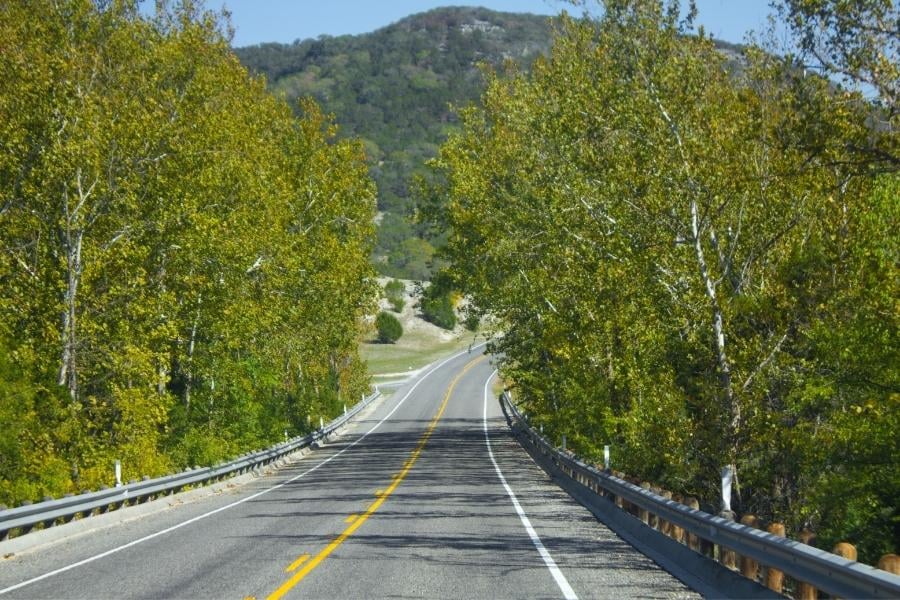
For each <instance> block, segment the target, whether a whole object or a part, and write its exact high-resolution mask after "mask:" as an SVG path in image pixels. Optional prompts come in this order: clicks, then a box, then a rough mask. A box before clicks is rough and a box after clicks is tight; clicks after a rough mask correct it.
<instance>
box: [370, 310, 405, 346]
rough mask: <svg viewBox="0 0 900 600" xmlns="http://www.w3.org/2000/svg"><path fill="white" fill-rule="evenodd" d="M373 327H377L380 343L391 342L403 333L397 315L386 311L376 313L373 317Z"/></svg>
mask: <svg viewBox="0 0 900 600" xmlns="http://www.w3.org/2000/svg"><path fill="white" fill-rule="evenodd" d="M375 327H377V328H378V341H379V342H381V343H382V344H393V343H394V342H396V341H397V340H399V339H400V336H401V335H403V326H402V325H401V324H400V321H398V320H397V317H395V316H394V315H392V314H391V313H387V312H380V313H378V317H376V319H375Z"/></svg>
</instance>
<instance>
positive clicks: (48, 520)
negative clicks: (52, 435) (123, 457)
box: [0, 390, 381, 539]
mask: <svg viewBox="0 0 900 600" xmlns="http://www.w3.org/2000/svg"><path fill="white" fill-rule="evenodd" d="M380 395H381V392H380V391H377V390H376V392H375V393H374V394H371V395H370V396H368V397H365V398H363V399H362V400H361V401H360V402H359V403H357V404H356V405H355V406H354V407H353V408H352V409H350V410H349V411H346V412H345V413H344V414H342V415H340V416H339V417H337V418H336V419H334V420H332V421H330V422H329V423H328V424H326V425H324V426H323V427H321V428H320V429H318V430H316V431H314V432H312V433H309V434H307V435H304V436H302V437H296V438H294V439H291V440H287V441H285V442H282V443H280V444H276V445H275V446H272V447H271V448H267V449H265V450H260V451H257V452H251V453H249V454H245V455H244V456H240V457H238V458H236V459H234V460H232V461H230V462H227V463H224V464H221V465H216V466H212V467H206V468H200V469H188V470H186V471H184V472H182V473H176V474H174V475H166V476H164V477H158V478H156V479H145V480H143V481H137V482H133V483H129V484H127V485H123V486H120V487H115V488H110V489H106V490H100V491H97V492H88V493H85V494H78V495H73V496H68V497H64V498H60V499H57V500H47V501H44V502H38V503H35V504H29V505H26V506H19V507H16V508H10V509H6V510H3V511H0V539H7V538H8V537H9V536H10V533H11V532H12V531H14V530H15V531H17V532H18V534H19V535H22V534H26V533H28V532H30V531H31V530H32V529H33V528H34V527H35V526H37V525H39V524H41V525H43V526H44V527H50V526H52V525H55V524H58V523H60V522H69V521H71V520H73V519H75V518H78V517H87V516H90V515H92V514H95V513H105V512H108V511H110V510H115V509H116V508H121V507H122V506H125V505H128V504H136V503H140V502H145V501H147V500H149V499H152V498H154V497H157V496H161V495H167V494H171V493H176V492H178V491H181V490H182V489H183V488H185V487H187V486H191V485H197V484H204V483H209V482H214V481H219V480H222V479H225V478H227V477H231V476H233V475H238V474H241V473H247V472H249V471H252V470H254V469H260V468H262V467H264V466H266V465H268V464H271V463H273V462H275V461H276V460H278V459H280V458H282V457H284V456H286V455H288V454H290V453H292V452H296V451H297V450H300V449H302V448H306V447H308V446H310V445H312V444H313V443H315V442H317V441H319V440H321V439H323V438H326V437H328V436H329V435H331V434H332V433H334V432H335V431H336V430H337V429H339V428H340V427H342V426H343V425H344V424H345V423H347V421H349V420H350V419H351V418H353V417H354V416H355V415H356V414H358V413H359V412H360V411H361V410H363V409H364V408H365V407H366V406H368V405H369V404H370V403H372V401H374V400H375V399H376V398H378V397H379V396H380Z"/></svg>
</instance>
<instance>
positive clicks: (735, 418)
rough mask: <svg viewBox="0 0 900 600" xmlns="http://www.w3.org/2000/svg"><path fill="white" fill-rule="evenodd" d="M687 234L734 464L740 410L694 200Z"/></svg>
mask: <svg viewBox="0 0 900 600" xmlns="http://www.w3.org/2000/svg"><path fill="white" fill-rule="evenodd" d="M691 234H692V236H693V242H694V254H695V255H696V258H697V266H698V267H699V269H700V278H701V279H702V280H703V285H704V288H705V290H706V297H707V298H708V299H709V303H710V307H711V309H712V328H713V337H714V338H715V343H716V362H717V363H718V367H719V387H720V392H721V393H722V394H723V396H724V405H725V409H726V410H727V411H728V413H729V425H728V432H727V443H728V450H729V453H730V456H729V460H731V461H734V459H735V456H734V454H735V453H736V451H737V448H736V444H737V433H738V430H739V429H740V425H741V407H740V405H739V404H738V402H737V399H736V398H735V396H734V390H733V388H732V384H731V365H730V364H729V362H728V354H727V353H726V351H725V331H724V323H723V318H722V307H721V306H720V305H719V299H718V297H717V296H716V284H715V282H713V280H712V279H711V278H710V275H709V268H708V266H707V264H706V257H705V256H704V254H703V245H702V243H701V241H700V215H699V210H698V207H697V201H696V200H695V199H691Z"/></svg>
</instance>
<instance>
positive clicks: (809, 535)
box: [796, 529, 819, 600]
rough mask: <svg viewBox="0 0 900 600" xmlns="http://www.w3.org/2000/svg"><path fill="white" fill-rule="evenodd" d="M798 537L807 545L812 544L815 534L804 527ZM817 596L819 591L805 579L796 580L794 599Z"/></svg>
mask: <svg viewBox="0 0 900 600" xmlns="http://www.w3.org/2000/svg"><path fill="white" fill-rule="evenodd" d="M798 539H799V540H800V542H801V543H804V544H806V545H807V546H812V545H813V544H814V543H815V542H816V534H814V533H813V532H812V531H810V530H809V529H804V530H803V531H801V532H800V535H799V536H798ZM818 597H819V592H818V590H816V588H814V587H813V586H811V585H810V584H808V583H806V582H805V581H798V582H797V594H796V600H816V598H818Z"/></svg>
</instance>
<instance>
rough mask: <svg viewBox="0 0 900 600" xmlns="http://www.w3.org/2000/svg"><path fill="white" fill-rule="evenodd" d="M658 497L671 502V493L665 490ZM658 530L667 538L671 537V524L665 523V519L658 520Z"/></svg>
mask: <svg viewBox="0 0 900 600" xmlns="http://www.w3.org/2000/svg"><path fill="white" fill-rule="evenodd" d="M660 496H662V497H663V498H665V499H666V500H671V499H672V492H670V491H667V490H663V491H662V492H661V493H660ZM659 530H660V531H661V532H662V533H663V535H665V536H668V537H672V524H671V523H669V522H668V521H666V520H665V519H660V520H659Z"/></svg>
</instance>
